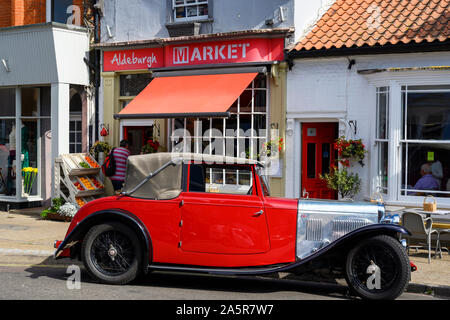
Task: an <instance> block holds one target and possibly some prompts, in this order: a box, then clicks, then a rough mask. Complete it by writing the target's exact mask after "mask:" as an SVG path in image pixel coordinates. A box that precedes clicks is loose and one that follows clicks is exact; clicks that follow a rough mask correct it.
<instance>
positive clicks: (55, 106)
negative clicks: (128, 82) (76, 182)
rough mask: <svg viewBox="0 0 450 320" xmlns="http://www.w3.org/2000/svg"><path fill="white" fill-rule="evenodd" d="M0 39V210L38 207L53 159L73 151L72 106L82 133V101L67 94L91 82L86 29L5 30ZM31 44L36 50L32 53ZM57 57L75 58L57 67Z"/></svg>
mask: <svg viewBox="0 0 450 320" xmlns="http://www.w3.org/2000/svg"><path fill="white" fill-rule="evenodd" d="M55 38H58V39H59V40H58V41H56V42H55ZM66 41H68V42H70V41H72V42H73V43H74V46H77V48H76V51H73V50H75V48H70V47H69V48H68V47H67V45H66ZM0 43H8V46H0V60H1V61H2V62H3V63H2V65H0V208H1V209H3V210H5V209H6V210H7V209H9V208H11V209H12V208H18V207H28V206H35V205H36V206H40V205H42V203H43V202H48V201H49V200H50V198H51V196H52V177H53V172H52V168H53V167H54V165H53V163H54V159H55V158H56V157H57V156H58V155H59V154H61V153H69V152H70V149H71V148H72V147H73V148H74V150H73V151H75V144H76V143H75V142H74V143H71V142H72V140H74V138H75V135H74V137H72V132H74V131H75V130H76V129H77V125H75V123H72V119H70V116H69V115H70V111H71V107H74V108H75V109H76V110H78V109H77V108H79V113H80V121H79V129H80V130H79V131H82V128H81V123H82V121H81V118H82V116H81V113H82V111H83V110H85V109H86V100H84V102H83V101H82V100H81V99H80V103H76V99H73V100H72V101H71V98H74V97H76V95H77V94H79V95H80V96H83V97H85V95H84V94H83V92H84V86H86V85H88V81H89V78H88V71H87V67H86V66H85V65H84V66H83V64H84V62H83V57H84V56H85V54H86V52H87V51H88V49H89V43H88V38H87V33H86V32H85V30H84V29H82V28H80V29H79V30H78V29H77V30H74V29H73V30H69V29H68V28H66V27H63V26H60V25H55V24H52V23H48V24H42V25H33V26H25V27H12V28H3V29H2V30H1V31H0ZM27 48H28V49H27ZM30 48H39V49H37V50H33V55H30V54H29V52H30ZM68 55H69V56H68ZM77 58H79V60H78V59H77ZM58 59H60V60H59V61H60V62H62V61H67V60H68V59H74V60H73V61H71V63H70V64H64V63H61V64H59V66H60V68H57V65H58V64H57V60H58ZM80 61H81V63H80ZM83 67H84V68H83ZM75 70H77V72H76V73H75ZM83 125H84V126H85V125H86V121H84V122H83ZM69 128H71V129H70V130H69ZM77 138H79V140H80V145H81V144H82V143H81V141H82V140H83V139H82V138H81V137H80V136H78V137H77Z"/></svg>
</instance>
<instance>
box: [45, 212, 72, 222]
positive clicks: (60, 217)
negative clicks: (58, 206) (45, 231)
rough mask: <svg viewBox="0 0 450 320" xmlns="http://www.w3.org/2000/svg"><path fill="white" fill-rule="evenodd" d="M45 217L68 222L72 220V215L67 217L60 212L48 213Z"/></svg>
mask: <svg viewBox="0 0 450 320" xmlns="http://www.w3.org/2000/svg"><path fill="white" fill-rule="evenodd" d="M45 219H46V220H56V221H66V222H69V221H72V218H71V217H65V216H62V215H60V214H58V213H47V218H45Z"/></svg>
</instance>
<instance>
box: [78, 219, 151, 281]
mask: <svg viewBox="0 0 450 320" xmlns="http://www.w3.org/2000/svg"><path fill="white" fill-rule="evenodd" d="M82 256H83V262H84V264H85V267H86V269H87V270H88V272H89V273H90V274H91V275H92V276H93V277H94V278H96V279H97V280H100V281H101V282H104V283H109V284H125V283H128V282H130V281H132V280H134V279H135V278H136V277H137V275H138V273H139V272H140V269H141V264H142V263H141V261H142V251H141V244H140V242H139V240H138V238H137V236H136V234H135V233H134V231H133V230H132V229H130V228H129V227H127V226H125V225H123V224H120V223H106V224H101V225H97V226H94V227H92V228H91V229H90V230H89V232H88V233H87V234H86V237H85V240H84V241H83V246H82Z"/></svg>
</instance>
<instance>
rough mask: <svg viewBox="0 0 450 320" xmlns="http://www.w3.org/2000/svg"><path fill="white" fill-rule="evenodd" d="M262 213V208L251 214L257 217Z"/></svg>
mask: <svg viewBox="0 0 450 320" xmlns="http://www.w3.org/2000/svg"><path fill="white" fill-rule="evenodd" d="M263 213H264V210H259V211H258V212H255V213H254V214H253V215H254V216H255V217H259V216H260V215H262V214H263Z"/></svg>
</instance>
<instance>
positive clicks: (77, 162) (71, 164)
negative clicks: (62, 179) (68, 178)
mask: <svg viewBox="0 0 450 320" xmlns="http://www.w3.org/2000/svg"><path fill="white" fill-rule="evenodd" d="M61 159H62V161H63V162H64V164H65V167H66V170H67V172H68V175H90V174H97V173H99V172H100V165H99V164H98V163H97V161H95V160H94V159H93V158H92V157H91V155H90V154H88V153H70V154H64V155H62V156H61Z"/></svg>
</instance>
